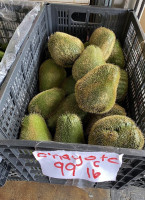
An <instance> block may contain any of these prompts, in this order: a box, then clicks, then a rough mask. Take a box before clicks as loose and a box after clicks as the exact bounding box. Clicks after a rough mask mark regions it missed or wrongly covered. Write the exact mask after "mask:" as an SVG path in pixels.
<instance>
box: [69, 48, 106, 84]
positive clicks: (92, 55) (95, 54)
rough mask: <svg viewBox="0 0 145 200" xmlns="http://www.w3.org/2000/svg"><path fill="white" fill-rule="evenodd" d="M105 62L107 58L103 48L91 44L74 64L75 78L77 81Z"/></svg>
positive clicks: (73, 72) (73, 73)
mask: <svg viewBox="0 0 145 200" xmlns="http://www.w3.org/2000/svg"><path fill="white" fill-rule="evenodd" d="M104 64H105V60H104V58H103V53H102V51H101V49H100V48H99V47H97V46H94V45H89V46H88V47H87V48H86V49H85V50H84V51H83V53H82V54H81V55H80V57H79V58H78V59H77V60H76V61H75V63H74V65H73V68H72V75H73V78H74V79H75V80H76V81H77V80H79V79H81V78H82V77H83V76H84V75H86V74H87V73H88V72H89V71H90V70H92V69H94V68H95V67H97V66H100V65H104Z"/></svg>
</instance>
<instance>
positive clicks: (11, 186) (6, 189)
mask: <svg viewBox="0 0 145 200" xmlns="http://www.w3.org/2000/svg"><path fill="white" fill-rule="evenodd" d="M0 200H111V198H110V190H103V189H95V188H89V189H85V190H83V189H80V188H77V187H74V186H64V185H53V184H47V183H37V182H24V181H7V182H6V184H5V185H4V186H3V187H2V188H0Z"/></svg>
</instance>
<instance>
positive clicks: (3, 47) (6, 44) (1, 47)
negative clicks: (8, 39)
mask: <svg viewBox="0 0 145 200" xmlns="http://www.w3.org/2000/svg"><path fill="white" fill-rule="evenodd" d="M7 46H8V43H3V44H2V43H0V49H1V50H2V51H5V50H6V48H7Z"/></svg>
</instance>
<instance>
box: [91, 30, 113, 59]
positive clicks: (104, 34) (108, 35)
mask: <svg viewBox="0 0 145 200" xmlns="http://www.w3.org/2000/svg"><path fill="white" fill-rule="evenodd" d="M115 40H116V36H115V34H114V32H113V31H111V30H110V29H108V28H105V27H100V28H97V29H96V30H95V31H94V32H93V33H92V35H91V37H90V40H89V43H90V44H94V45H96V46H98V47H100V49H101V50H102V52H103V55H104V59H105V60H107V59H108V58H109V56H110V55H111V53H112V50H113V47H114V44H115Z"/></svg>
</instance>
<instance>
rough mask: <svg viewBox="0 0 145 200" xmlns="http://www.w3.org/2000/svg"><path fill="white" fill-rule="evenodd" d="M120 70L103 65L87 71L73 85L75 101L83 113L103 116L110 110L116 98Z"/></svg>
mask: <svg viewBox="0 0 145 200" xmlns="http://www.w3.org/2000/svg"><path fill="white" fill-rule="evenodd" d="M119 79H120V68H119V67H117V66H116V65H112V64H105V65H102V66H98V67H96V68H94V69H92V70H91V71H89V72H88V73H87V74H86V75H85V76H84V77H83V78H81V79H80V80H78V81H77V83H76V85H75V95H76V101H77V103H78V105H79V107H80V108H81V109H82V110H84V111H85V112H89V113H96V114H103V113H106V112H108V111H109V110H111V108H112V107H113V106H114V104H115V101H116V96H117V87H118V83H119Z"/></svg>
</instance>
